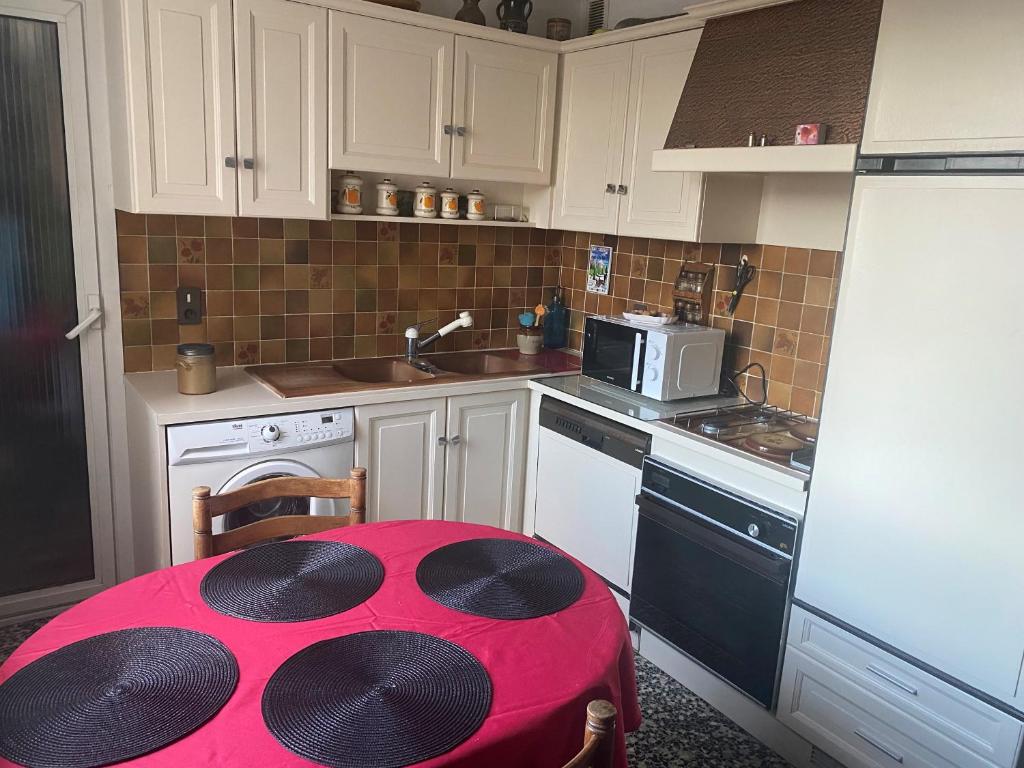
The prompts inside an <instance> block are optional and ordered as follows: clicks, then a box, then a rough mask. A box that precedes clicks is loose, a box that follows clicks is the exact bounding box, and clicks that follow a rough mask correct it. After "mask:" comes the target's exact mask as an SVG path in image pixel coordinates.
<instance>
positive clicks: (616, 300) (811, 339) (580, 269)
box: [561, 232, 841, 416]
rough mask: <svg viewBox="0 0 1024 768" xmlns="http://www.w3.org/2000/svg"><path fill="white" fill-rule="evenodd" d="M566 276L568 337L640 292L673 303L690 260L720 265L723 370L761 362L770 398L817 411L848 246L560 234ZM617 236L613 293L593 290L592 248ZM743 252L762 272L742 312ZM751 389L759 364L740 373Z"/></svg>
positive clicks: (718, 323) (578, 340) (629, 303)
mask: <svg viewBox="0 0 1024 768" xmlns="http://www.w3.org/2000/svg"><path fill="white" fill-rule="evenodd" d="M562 243H563V247H562V278H561V282H562V284H563V285H565V286H566V288H567V289H569V290H568V293H567V303H568V305H569V308H570V310H576V311H574V312H571V314H570V324H571V326H570V327H571V329H572V330H571V332H570V345H571V346H572V347H573V348H574V349H579V348H580V346H581V344H582V340H583V337H582V329H583V314H584V313H595V312H596V313H600V314H618V313H620V312H622V311H623V310H627V309H630V308H631V307H633V305H634V304H636V303H638V302H642V303H646V304H647V305H648V307H650V308H651V309H654V308H658V309H660V310H661V311H665V312H671V311H672V306H673V299H672V288H673V284H674V282H675V279H676V277H677V276H678V275H679V267H680V265H681V264H682V262H683V261H700V262H703V263H705V264H714V265H715V286H714V287H715V293H714V302H713V306H712V318H711V322H712V325H714V326H715V327H716V328H722V329H724V330H725V331H726V333H727V334H729V335H728V337H727V340H726V356H725V363H724V367H725V368H726V370H730V371H738V370H740V369H741V368H743V367H744V366H746V365H747V364H749V363H754V362H756V363H761V365H763V366H764V368H765V372H766V374H767V379H768V402H769V403H771V404H772V405H777V406H779V407H780V408H791V409H792V410H794V411H798V412H799V413H805V414H810V415H815V416H816V415H818V413H819V412H820V409H821V392H822V385H823V382H824V378H825V363H826V362H827V360H828V350H829V343H830V341H831V333H832V322H833V315H834V312H835V299H836V290H837V287H838V282H839V281H838V275H839V272H840V263H841V254H838V253H836V252H834V251H810V250H808V249H806V248H782V247H778V246H760V245H743V246H740V245H717V244H716V245H711V244H707V243H704V244H703V245H700V244H695V243H680V242H674V241H665V240H647V239H645V238H632V237H619V238H616V237H612V236H608V235H595V234H588V233H585V232H565V233H563V235H562ZM590 245H612V246H614V247H615V252H614V255H613V256H612V281H611V286H610V295H608V296H598V295H596V294H593V293H587V292H586V290H585V289H586V284H587V275H586V267H587V260H588V250H587V249H588V248H589V246H590ZM743 255H746V256H747V258H748V259H749V260H750V263H751V264H753V265H754V266H755V267H757V273H756V275H755V277H754V279H753V280H752V281H751V283H750V284H749V285H748V286H747V287H746V290H745V291H744V292H743V298H742V299H741V300H740V302H739V305H738V306H737V307H736V314H735V315H734V316H730V315H729V314H727V312H726V307H727V305H728V302H729V295H730V292H731V291H732V288H733V285H734V283H735V280H736V265H737V264H739V260H740V257H741V256H743ZM739 384H740V386H741V387H743V390H744V392H746V394H747V396H748V397H750V398H752V399H759V398H760V397H761V395H762V393H763V390H762V389H761V380H760V376H759V374H757V373H756V372H754V371H751V373H749V374H747V375H744V376H742V377H740V380H739Z"/></svg>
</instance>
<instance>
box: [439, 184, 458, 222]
mask: <svg viewBox="0 0 1024 768" xmlns="http://www.w3.org/2000/svg"><path fill="white" fill-rule="evenodd" d="M441 218H442V219H457V218H459V193H458V192H456V191H455V190H454V189H452V188H451V187H448V189H446V190H444V191H443V192H442V193H441Z"/></svg>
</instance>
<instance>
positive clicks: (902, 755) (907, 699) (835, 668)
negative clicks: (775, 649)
mask: <svg viewBox="0 0 1024 768" xmlns="http://www.w3.org/2000/svg"><path fill="white" fill-rule="evenodd" d="M778 718H779V720H780V721H782V722H783V723H784V724H785V725H787V726H789V727H790V728H792V729H793V730H794V731H796V732H797V733H798V734H800V735H801V736H803V737H805V738H806V739H807V740H808V741H810V742H811V743H812V744H815V745H816V746H818V747H819V748H820V749H822V750H824V751H825V752H827V753H828V754H830V755H831V756H832V757H834V758H836V759H837V760H839V761H840V762H842V763H843V764H844V765H846V766H847V768H889V767H892V768H896V766H910V767H911V768H925V767H926V766H927V767H929V768H954V767H957V768H992V767H993V766H1000V767H1001V768H1012V767H1013V766H1015V765H1017V760H1018V757H1019V755H1020V745H1021V737H1022V734H1024V725H1022V723H1021V722H1020V721H1018V720H1017V719H1015V718H1013V717H1011V716H1010V715H1009V714H1006V713H1005V712H1002V711H1001V710H998V709H996V708H994V707H992V706H989V705H988V704H986V703H984V702H982V701H980V700H978V699H976V698H975V697H973V696H971V695H970V694H968V693H965V692H964V691H962V690H960V689H959V688H956V687H954V686H952V685H949V684H948V683H946V682H944V681H942V680H940V679H938V678H936V677H934V676H933V675H930V674H928V673H926V672H924V671H922V670H920V669H918V668H917V667H915V666H913V665H911V664H908V663H907V662H904V661H903V660H901V659H899V658H897V657H895V656H893V655H891V654H889V653H887V652H885V651H883V650H881V649H880V648H877V647H875V646H874V645H872V644H870V643H868V642H866V641H864V640H862V639H860V638H859V637H856V636H855V635H852V634H850V633H849V632H846V631H845V630H843V629H841V628H839V627H837V626H835V625H833V624H831V623H829V622H827V621H825V620H823V619H821V618H819V617H818V616H816V615H814V614H811V613H809V612H808V611H805V610H803V609H801V608H799V607H794V608H793V612H792V615H791V618H790V628H789V638H788V642H787V646H786V655H785V660H784V662H783V671H782V681H781V684H780V688H779V704H778Z"/></svg>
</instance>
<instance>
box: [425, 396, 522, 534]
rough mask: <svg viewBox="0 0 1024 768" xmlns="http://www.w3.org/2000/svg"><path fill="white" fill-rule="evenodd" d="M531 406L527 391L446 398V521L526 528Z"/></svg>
mask: <svg viewBox="0 0 1024 768" xmlns="http://www.w3.org/2000/svg"><path fill="white" fill-rule="evenodd" d="M528 404H529V395H528V393H526V392H523V391H517V392H495V393H487V394H482V395H461V396H459V397H450V398H448V430H447V435H448V449H447V457H446V461H445V482H444V488H445V491H444V518H445V520H458V521H460V522H465V523H480V524H482V525H493V526H496V527H499V528H506V529H508V530H515V531H518V530H521V529H522V519H521V517H522V515H521V513H522V506H523V474H524V470H525V461H526V411H527V406H528Z"/></svg>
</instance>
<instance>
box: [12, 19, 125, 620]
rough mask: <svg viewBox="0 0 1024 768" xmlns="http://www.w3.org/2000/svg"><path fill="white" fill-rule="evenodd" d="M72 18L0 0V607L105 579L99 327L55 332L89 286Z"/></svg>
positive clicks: (105, 462)
mask: <svg viewBox="0 0 1024 768" xmlns="http://www.w3.org/2000/svg"><path fill="white" fill-rule="evenodd" d="M0 6H2V2H0ZM75 19H76V21H77V22H78V24H79V26H76V27H71V25H69V24H68V23H67V22H66V21H65V19H64V17H60V18H59V20H58V21H55V22H51V21H41V20H37V19H27V18H17V17H11V16H7V15H4V14H3V12H2V7H0V147H2V150H0V424H2V425H3V428H2V429H0V499H3V503H2V505H0V536H2V540H3V546H4V552H3V556H2V557H0V617H2V616H4V615H12V614H16V613H20V612H25V611H30V610H38V609H40V608H43V607H47V606H48V605H59V604H61V603H67V602H71V601H72V600H77V599H81V598H82V597H85V596H87V594H89V593H91V592H95V591H98V590H99V589H101V588H102V587H103V585H104V584H109V583H111V582H112V581H113V564H112V558H111V556H110V553H111V551H112V548H113V544H112V532H111V528H110V493H109V488H110V477H109V459H108V458H105V457H107V456H108V453H107V442H106V411H105V401H104V398H103V394H102V393H103V366H102V360H103V348H102V334H101V333H100V332H99V331H98V330H96V329H95V328H93V329H90V330H87V331H84V332H83V333H82V335H81V336H80V337H78V338H76V339H74V340H68V339H66V338H65V336H64V334H65V333H66V332H67V331H68V330H70V329H71V328H73V327H74V326H76V325H78V324H79V321H80V320H82V319H84V317H85V316H86V315H88V314H89V296H90V294H91V295H92V298H93V299H94V300H95V301H97V302H98V296H97V295H96V294H97V293H98V291H99V289H98V283H97V275H96V259H95V253H96V251H95V248H96V246H95V234H94V231H93V230H92V226H93V218H92V217H93V207H92V192H91V189H92V187H91V178H90V177H89V174H88V173H83V170H86V169H88V168H90V164H89V156H88V142H87V141H86V140H84V138H83V134H82V131H83V130H84V132H85V136H86V137H87V136H88V129H87V123H86V121H85V120H84V115H83V112H84V110H83V109H82V105H83V104H84V101H83V100H82V99H81V98H80V91H79V90H78V88H77V84H78V80H77V78H80V77H81V71H82V61H81V58H79V59H78V61H77V67H76V65H75V62H74V61H70V60H62V52H63V53H64V54H65V55H67V56H69V57H70V56H72V55H73V54H74V53H77V54H78V55H79V56H80V55H81V51H82V41H81V26H80V22H81V19H80V16H77V17H75ZM69 27H70V30H69ZM72 31H74V32H77V33H78V37H77V40H76V38H75V37H74V35H73V34H71V33H70V32H72ZM83 127H84V128H83ZM68 137H74V145H73V146H74V151H73V152H72V151H71V150H69V147H71V146H72V144H69V143H67V139H68ZM80 139H82V140H80ZM83 163H84V168H83ZM76 257H77V258H76ZM92 292H95V293H92ZM97 385H98V386H97ZM97 392H98V393H99V394H98V395H97ZM93 425H96V426H98V427H99V429H92V426H93Z"/></svg>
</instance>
